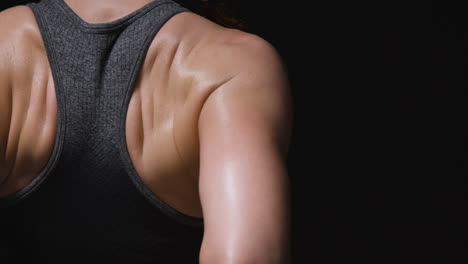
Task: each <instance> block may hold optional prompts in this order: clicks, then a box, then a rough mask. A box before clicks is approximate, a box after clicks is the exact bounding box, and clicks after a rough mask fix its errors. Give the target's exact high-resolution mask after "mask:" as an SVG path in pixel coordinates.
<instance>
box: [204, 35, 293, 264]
mask: <svg viewBox="0 0 468 264" xmlns="http://www.w3.org/2000/svg"><path fill="white" fill-rule="evenodd" d="M252 41H253V44H252V45H248V47H246V50H245V53H243V54H242V55H238V54H237V55H235V54H233V57H232V60H233V61H232V64H236V63H240V64H243V66H244V67H243V68H242V69H241V70H240V71H239V73H238V74H237V75H236V76H235V77H234V78H233V79H232V80H230V81H229V82H227V83H225V84H224V85H222V86H220V87H218V88H217V89H216V90H214V91H213V92H212V93H211V94H210V95H209V97H208V98H207V100H206V102H205V103H204V105H203V108H202V111H201V113H200V118H199V138H200V183H199V188H200V197H201V202H202V208H203V215H204V223H205V234H204V238H203V243H202V248H201V252H200V263H201V264H214V263H217V264H223V263H230V264H236V263H255V264H263V263H265V264H286V263H290V256H289V255H290V251H289V247H290V193H289V192H290V185H289V180H288V174H287V170H286V164H285V159H286V155H287V152H288V146H289V139H290V132H291V121H292V107H291V98H290V91H289V86H288V81H287V77H286V73H285V70H284V68H283V65H282V63H281V59H280V58H279V56H278V54H277V53H276V51H275V50H274V49H273V48H272V47H271V46H270V45H269V44H268V43H267V42H264V41H263V40H260V39H256V38H253V39H252ZM239 60H243V61H239Z"/></svg>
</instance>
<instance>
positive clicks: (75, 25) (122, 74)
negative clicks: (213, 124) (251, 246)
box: [0, 0, 203, 263]
mask: <svg viewBox="0 0 468 264" xmlns="http://www.w3.org/2000/svg"><path fill="white" fill-rule="evenodd" d="M28 6H29V7H30V8H31V9H32V11H33V13H34V15H35V17H36V20H37V23H38V25H39V28H40V31H41V34H42V37H43V40H44V45H45V47H46V51H47V55H48V58H49V62H50V64H51V69H52V74H53V78H54V83H55V89H56V95H57V102H58V124H57V136H56V141H55V145H54V149H53V153H52V156H51V159H50V160H49V162H48V163H47V165H46V166H45V168H44V169H43V171H42V172H41V173H40V174H39V176H38V177H37V178H36V179H35V180H34V181H33V182H32V183H31V184H29V185H28V186H27V187H26V188H24V189H23V190H21V191H19V192H18V193H15V194H13V195H11V196H9V197H7V198H4V199H1V200H0V207H1V209H0V212H1V217H0V224H1V225H2V226H3V227H6V226H8V227H9V228H8V231H7V232H6V234H3V233H2V235H1V236H0V247H2V249H3V251H4V252H0V253H3V254H6V256H8V257H7V259H8V258H10V259H15V260H14V262H15V263H22V262H27V261H32V260H34V261H35V262H37V261H39V263H41V261H44V262H43V263H78V262H84V263H90V262H91V263H98V262H101V263H197V262H198V254H199V250H200V245H201V240H202V236H203V219H200V218H195V217H191V216H188V215H185V214H182V213H180V212H178V211H176V210H174V209H172V208H171V207H170V206H168V205H167V204H166V203H164V202H163V201H161V200H160V199H158V198H157V197H156V196H155V195H154V194H153V193H152V192H151V191H150V190H149V189H148V188H147V187H146V186H145V185H144V184H143V182H142V181H141V179H140V178H139V177H138V175H137V172H136V170H135V168H134V167H133V165H132V162H131V159H130V157H129V153H128V151H127V146H126V140H125V120H126V113H127V109H128V103H129V100H130V96H131V93H132V88H133V85H134V83H135V80H136V77H137V75H138V72H139V70H140V67H141V65H142V62H143V60H144V58H145V55H146V52H147V50H148V48H149V45H150V44H151V41H152V39H153V38H154V36H155V35H156V34H157V32H158V31H159V29H160V28H161V26H162V25H164V23H165V22H167V21H168V20H169V19H170V18H171V17H172V16H174V15H176V14H178V13H180V12H189V10H188V9H185V8H183V7H181V6H179V5H178V4H177V3H175V2H173V1H170V0H156V1H153V2H151V3H149V4H147V5H145V6H144V7H142V8H140V9H138V10H137V11H135V12H133V13H131V14H129V15H127V16H125V17H123V18H121V19H118V20H115V21H113V22H109V23H102V24H88V23H86V22H85V21H83V20H82V19H81V18H80V17H79V16H78V15H77V14H75V13H74V12H73V10H72V9H70V7H69V6H68V5H67V4H66V3H65V2H63V0H42V1H41V2H39V3H30V4H28ZM28 77H29V76H28ZM28 77H26V76H25V78H28ZM2 232H3V231H2ZM25 252H26V253H27V254H25ZM3 256H4V255H3ZM3 256H2V257H3ZM2 260H4V259H3V258H2ZM6 263H9V262H8V261H7V262H6ZM12 263H13V260H12Z"/></svg>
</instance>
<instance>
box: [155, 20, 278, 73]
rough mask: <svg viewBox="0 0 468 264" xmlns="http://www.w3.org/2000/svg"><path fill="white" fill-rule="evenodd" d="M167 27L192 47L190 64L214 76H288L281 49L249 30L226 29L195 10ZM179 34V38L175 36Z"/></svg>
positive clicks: (165, 31) (187, 60)
mask: <svg viewBox="0 0 468 264" xmlns="http://www.w3.org/2000/svg"><path fill="white" fill-rule="evenodd" d="M171 22H172V23H169V25H168V26H167V27H164V28H163V29H162V30H161V32H160V34H161V36H164V35H168V34H170V35H171V36H172V38H177V39H180V42H181V43H182V44H183V46H188V47H190V48H189V49H187V50H189V52H187V53H186V54H185V56H184V59H185V60H184V63H185V65H186V66H187V67H191V68H193V69H194V70H196V71H197V72H198V71H202V72H203V73H204V74H207V75H208V76H209V77H211V78H214V79H226V78H230V77H232V76H235V75H237V74H239V73H241V72H244V73H255V74H256V75H257V76H258V75H267V76H275V77H283V78H286V77H287V76H286V75H287V70H286V68H285V66H284V63H283V59H282V57H281V55H280V54H279V52H278V51H277V49H276V48H275V47H274V46H273V45H272V44H271V43H269V42H268V41H267V40H265V39H263V38H261V37H260V36H258V35H255V34H252V33H248V32H245V31H241V30H237V29H231V28H225V27H223V26H220V25H218V24H216V23H214V22H212V21H210V20H208V19H206V18H204V17H201V16H199V15H197V14H195V13H190V12H184V13H181V14H180V15H178V16H176V17H175V18H174V19H173V21H171ZM174 36H175V37H174Z"/></svg>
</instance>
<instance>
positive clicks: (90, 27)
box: [49, 0, 171, 33]
mask: <svg viewBox="0 0 468 264" xmlns="http://www.w3.org/2000/svg"><path fill="white" fill-rule="evenodd" d="M49 1H52V2H54V3H56V4H58V6H59V7H60V8H61V9H62V11H63V12H64V13H65V15H66V16H67V17H69V18H70V19H71V20H72V22H73V23H74V24H75V25H78V26H79V27H80V28H81V29H82V30H83V31H85V32H89V33H106V32H112V31H115V30H118V29H119V28H121V27H123V26H126V25H128V24H130V23H131V22H132V21H134V20H135V19H137V18H139V17H140V16H142V15H144V14H146V13H147V12H149V11H150V10H151V9H153V8H154V7H156V6H159V5H162V4H168V3H170V2H171V0H153V1H151V2H149V3H147V4H145V5H144V6H142V7H140V8H138V9H137V10H135V11H133V12H131V13H130V14H128V15H125V16H123V17H121V18H119V19H115V20H112V21H109V22H104V23H88V22H86V21H85V20H84V19H82V18H81V17H80V16H79V15H78V14H77V13H76V12H75V11H73V9H72V8H71V7H70V6H69V5H68V4H67V3H65V1H64V0H49Z"/></svg>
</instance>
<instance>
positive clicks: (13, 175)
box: [0, 0, 292, 263]
mask: <svg viewBox="0 0 468 264" xmlns="http://www.w3.org/2000/svg"><path fill="white" fill-rule="evenodd" d="M53 1H56V0H53ZM57 1H59V0H57ZM110 2H112V4H111V3H110ZM150 2H152V1H124V0H122V1H119V2H115V1H114V2H113V1H88V0H85V1H77V0H69V1H65V3H66V4H67V5H68V6H69V7H70V8H71V10H73V11H74V13H75V14H76V15H77V16H79V17H80V18H81V19H82V20H83V21H85V22H86V23H88V24H98V23H106V22H109V21H115V20H117V19H119V18H122V17H124V16H125V15H127V14H130V13H132V12H133V11H135V10H138V9H140V8H142V7H144V6H145V5H147V4H148V3H150ZM91 3H92V5H91ZM90 6H92V8H90ZM11 24H14V25H16V26H15V27H11V26H9V25H11ZM0 34H1V35H2V36H8V37H5V38H3V37H2V39H1V40H0V47H1V48H0V61H1V62H2V63H1V64H0V150H1V151H0V155H1V156H0V162H1V163H0V164H1V166H0V182H1V185H0V196H1V197H6V196H8V195H12V194H14V193H16V192H18V191H20V190H22V189H23V188H25V187H26V186H28V184H30V183H31V182H32V181H33V180H34V179H35V178H36V177H37V175H38V174H39V173H40V171H41V170H42V169H43V168H44V166H45V165H46V164H47V162H48V161H49V159H50V157H51V155H52V151H53V149H54V142H55V141H56V136H57V134H56V129H57V124H58V122H57V121H58V109H60V108H59V107H58V105H59V104H58V102H57V96H56V93H55V92H56V91H55V89H56V86H55V83H54V78H53V74H52V69H51V66H50V61H49V58H48V56H47V51H46V47H45V45H44V40H43V38H42V35H41V32H40V30H39V26H38V22H37V21H36V18H35V16H34V14H33V12H32V11H31V9H30V8H29V7H27V6H18V7H14V8H11V9H8V10H6V11H4V12H2V13H1V15H0ZM291 120H292V113H291V100H290V95H289V86H288V81H287V77H286V74H285V69H284V66H283V64H282V63H281V59H280V57H279V55H278V53H277V52H276V50H275V49H274V48H273V47H272V46H271V45H270V44H269V43H268V42H266V41H265V40H263V39H261V38H259V37H257V36H255V35H252V34H248V33H245V32H242V31H239V30H234V29H227V28H224V27H221V26H219V25H217V24H215V23H213V22H211V21H209V20H207V19H205V18H203V17H200V16H198V15H196V14H194V13H191V12H181V13H178V14H176V15H174V16H173V17H171V18H170V19H169V20H168V21H167V22H166V23H165V24H164V25H163V26H162V27H161V29H160V30H159V31H158V33H157V34H156V36H155V37H154V39H152V41H151V44H150V46H149V49H148V51H147V53H146V55H145V58H144V60H143V64H142V66H141V69H140V71H139V73H138V76H137V79H136V82H135V85H134V87H133V89H132V93H131V97H130V101H129V104H128V111H127V113H126V120H125V134H126V138H125V140H126V145H127V147H128V154H129V156H130V159H131V162H132V164H133V165H134V167H135V170H136V172H137V174H138V177H139V178H140V179H141V180H142V182H143V183H144V184H145V186H146V187H148V189H149V190H150V191H151V192H152V193H154V194H155V195H156V196H157V197H158V198H159V199H160V200H161V201H163V202H165V203H166V204H167V205H169V206H170V207H171V208H173V209H174V210H176V211H178V212H180V213H182V214H184V215H187V216H192V217H196V218H203V225H204V235H203V243H202V246H201V251H200V262H201V263H219V262H214V261H215V260H225V259H226V260H227V259H231V260H232V259H234V260H244V259H264V260H273V261H274V262H268V263H285V261H287V258H288V257H287V255H288V249H287V248H288V243H289V211H288V210H289V208H288V207H289V193H288V191H289V183H288V177H287V172H286V169H285V157H286V155H287V150H288V146H289V137H290V129H291V125H290V124H291ZM40 188H41V187H38V189H37V191H38V192H39V191H40V190H41V189H40ZM32 198H34V195H32V196H31V197H30V198H26V201H27V199H32ZM2 210H3V209H2ZM155 210H157V208H155ZM210 261H213V262H210Z"/></svg>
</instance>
